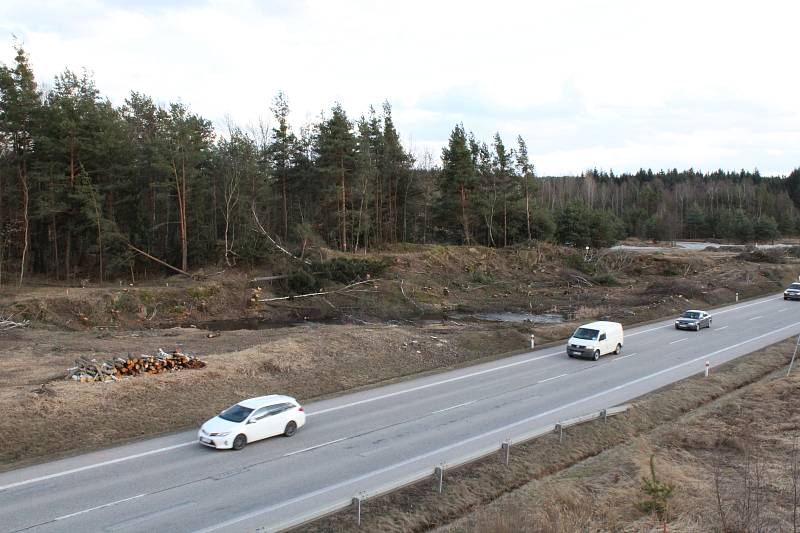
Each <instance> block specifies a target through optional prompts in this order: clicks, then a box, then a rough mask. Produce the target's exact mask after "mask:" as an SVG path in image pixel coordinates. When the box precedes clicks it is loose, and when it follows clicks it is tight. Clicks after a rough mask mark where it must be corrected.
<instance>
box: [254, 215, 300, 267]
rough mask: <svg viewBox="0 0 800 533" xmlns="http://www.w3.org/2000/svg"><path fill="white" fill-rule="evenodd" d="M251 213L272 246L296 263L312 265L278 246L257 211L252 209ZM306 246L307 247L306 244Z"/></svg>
mask: <svg viewBox="0 0 800 533" xmlns="http://www.w3.org/2000/svg"><path fill="white" fill-rule="evenodd" d="M251 211H252V213H253V219H254V220H255V221H256V225H257V226H258V230H259V231H260V232H261V234H262V235H264V236H265V237H266V238H267V239H269V242H271V243H272V245H273V246H274V247H275V248H277V249H278V250H280V251H281V252H283V253H285V254H286V255H288V256H289V257H291V258H292V259H294V260H295V261H300V262H301V263H305V264H306V265H310V264H311V261H309V260H308V259H301V258H299V257H297V256H296V255H294V254H293V253H292V252H290V251H289V250H287V249H286V248H284V247H283V246H281V245H280V244H278V243H277V241H275V239H273V238H272V236H271V235H270V234H269V233H267V230H265V229H264V226H262V225H261V221H260V220H259V219H258V215H257V214H256V209H255V208H252V209H251ZM304 245H305V243H304ZM303 251H305V246H304V248H303Z"/></svg>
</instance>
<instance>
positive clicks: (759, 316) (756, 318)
mask: <svg viewBox="0 0 800 533" xmlns="http://www.w3.org/2000/svg"><path fill="white" fill-rule="evenodd" d="M759 318H764V315H758V316H754V317H753V318H748V320H758V319H759Z"/></svg>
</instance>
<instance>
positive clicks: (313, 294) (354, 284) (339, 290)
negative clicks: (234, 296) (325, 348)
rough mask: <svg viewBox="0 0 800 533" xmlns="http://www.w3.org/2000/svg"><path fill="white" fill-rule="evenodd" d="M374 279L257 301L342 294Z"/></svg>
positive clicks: (374, 280) (264, 301) (267, 301)
mask: <svg viewBox="0 0 800 533" xmlns="http://www.w3.org/2000/svg"><path fill="white" fill-rule="evenodd" d="M376 281H380V280H378V279H367V280H364V281H357V282H356V283H351V284H350V285H345V286H344V287H342V288H341V289H336V290H335V291H324V292H323V291H320V292H310V293H308V294H298V295H296V296H279V297H277V298H261V299H259V300H258V301H259V302H261V303H269V302H277V301H279V300H296V299H299V298H312V297H314V296H325V295H328V294H342V293H346V292H349V291H350V290H351V289H352V288H353V287H356V286H358V285H363V284H364V283H374V282H376Z"/></svg>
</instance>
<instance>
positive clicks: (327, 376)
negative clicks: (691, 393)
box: [0, 246, 798, 469]
mask: <svg viewBox="0 0 800 533" xmlns="http://www.w3.org/2000/svg"><path fill="white" fill-rule="evenodd" d="M331 255H336V254H334V253H331ZM375 258H376V259H380V260H382V261H385V262H387V263H388V264H389V265H390V266H389V268H388V269H386V271H385V272H384V273H383V274H382V275H381V279H379V280H374V279H373V281H374V283H369V284H366V285H367V286H366V287H365V290H366V292H351V293H343V294H331V295H327V296H325V297H324V298H323V297H313V298H308V299H302V300H300V299H296V300H284V301H280V302H273V303H269V304H254V303H253V302H252V296H253V294H254V292H258V294H259V295H260V297H261V298H269V297H274V296H280V295H281V294H283V293H282V291H281V290H280V289H279V288H278V287H272V286H269V285H266V284H265V286H264V287H262V288H261V290H260V291H259V290H258V289H257V288H256V287H254V286H253V285H254V284H251V283H248V280H249V279H250V278H252V277H255V276H257V275H260V276H264V275H268V274H271V273H273V272H269V271H263V270H262V271H258V272H256V271H250V272H245V271H233V272H230V271H229V272H225V273H223V274H220V275H215V274H213V273H212V274H211V275H208V276H206V277H204V278H203V279H202V280H200V281H197V280H194V281H193V280H178V279H177V278H170V279H168V280H161V281H160V282H159V283H155V282H150V283H149V284H145V285H138V284H137V285H136V286H133V287H130V286H127V287H120V286H119V285H117V286H106V287H87V288H80V287H52V286H48V287H44V286H43V287H35V288H25V289H22V290H20V289H12V288H8V287H3V288H1V289H0V314H9V313H15V314H16V315H17V316H19V317H22V318H28V319H30V320H32V323H33V325H32V327H31V328H27V329H22V330H14V331H12V332H11V333H7V334H5V335H4V336H3V337H0V431H3V432H6V433H9V432H11V431H13V433H14V434H15V436H16V437H15V439H12V440H9V441H7V442H6V445H5V446H3V447H2V449H0V469H7V468H11V467H12V466H16V465H19V464H21V462H24V461H32V460H37V459H41V458H44V457H49V456H52V454H55V453H76V452H78V451H85V450H87V449H90V448H92V447H100V446H106V445H109V444H112V443H117V442H122V441H125V440H128V439H133V438H140V437H145V436H150V435H154V434H158V433H161V432H171V431H177V430H180V429H184V428H188V427H192V426H195V425H196V424H197V423H199V422H201V421H202V420H204V419H205V418H207V417H208V416H209V414H210V413H215V412H218V411H219V410H220V409H221V408H223V407H225V406H227V405H229V404H231V403H233V402H235V401H237V400H239V399H241V398H242V397H248V396H255V395H260V394H264V393H267V392H283V393H288V394H292V395H294V396H296V397H298V398H300V399H301V400H304V401H307V400H309V399H312V398H317V397H320V396H323V395H328V394H335V393H340V392H343V391H347V390H352V389H353V388H357V387H363V386H370V385H374V384H378V383H381V382H384V381H386V380H394V379H400V378H402V377H404V376H410V375H414V374H417V373H419V372H427V371H434V370H440V369H444V368H448V367H452V366H457V365H464V364H468V363H471V362H475V361H476V360H478V359H479V358H483V357H492V356H498V355H499V354H502V353H504V352H512V351H523V350H525V349H526V347H527V346H528V343H529V340H528V339H529V334H530V333H531V332H532V331H535V333H536V336H537V340H538V341H541V342H546V341H548V340H555V339H562V338H564V337H565V336H567V335H568V333H569V332H570V331H571V330H572V329H574V327H575V324H577V323H579V322H581V321H585V320H592V319H594V318H599V317H610V318H614V319H617V320H620V321H622V322H624V323H632V322H638V321H642V320H648V319H652V318H658V317H663V316H665V315H670V314H671V313H674V312H677V311H680V310H684V309H686V308H688V307H706V306H710V305H715V304H720V303H727V302H731V301H733V300H734V294H735V293H736V292H739V294H740V297H742V298H744V297H746V296H753V295H757V294H764V293H768V292H774V291H777V290H779V289H780V288H781V287H782V286H783V284H784V283H785V282H786V281H788V280H789V279H793V278H794V277H795V276H796V272H797V270H798V264H797V263H791V262H787V263H780V264H772V263H761V262H752V261H745V260H743V259H741V258H737V256H736V254H731V253H720V252H692V253H674V254H665V253H655V254H641V253H636V254H631V253H603V254H601V255H589V256H585V255H583V254H582V252H581V253H579V252H577V251H575V250H571V249H563V248H554V247H544V246H543V247H541V248H532V249H509V250H494V249H485V248H464V247H444V246H421V247H403V248H401V249H397V250H394V251H389V252H382V253H381V254H376V256H375ZM336 287H337V286H336V285H333V288H336ZM401 287H402V290H401ZM495 310H505V311H508V310H517V311H520V310H521V311H529V312H533V313H547V312H555V313H560V314H563V315H564V316H565V317H566V321H565V322H564V323H562V324H555V325H538V324H537V325H533V324H531V323H517V324H493V323H476V322H469V321H464V320H461V319H458V320H453V319H451V318H448V317H450V316H452V315H453V313H456V312H460V313H469V312H474V311H495ZM307 317H308V318H311V319H322V318H330V319H335V321H336V323H319V322H316V323H311V322H309V321H306V320H304V319H305V318H307ZM242 318H249V319H252V320H256V321H259V322H263V321H267V322H271V323H272V324H273V325H275V324H281V323H285V322H287V321H294V322H297V323H299V325H296V326H294V327H277V326H276V327H273V328H271V329H262V330H232V331H222V332H221V334H220V335H219V336H214V337H213V338H209V336H208V334H209V331H208V330H204V329H202V324H203V323H204V322H207V321H212V320H218V319H242ZM423 318H424V319H426V320H421V319H423ZM190 324H196V325H200V327H199V328H191V327H175V326H179V325H183V326H187V325H190ZM175 345H180V346H181V347H182V349H183V350H185V351H188V352H190V353H194V354H196V355H199V356H200V357H202V358H203V359H204V360H206V361H207V362H208V367H207V368H205V369H201V370H190V371H183V372H179V373H175V374H166V375H158V376H142V377H137V378H133V379H129V380H123V381H120V382H113V383H75V382H68V381H64V380H63V376H64V373H65V369H66V368H68V367H70V366H72V364H73V362H74V360H75V358H77V357H78V356H81V355H83V356H89V357H97V358H98V359H105V358H108V357H115V356H125V355H127V354H128V353H133V354H138V353H153V352H155V351H156V350H157V349H158V348H164V349H170V348H173V347H174V346H175ZM43 384H44V385H43Z"/></svg>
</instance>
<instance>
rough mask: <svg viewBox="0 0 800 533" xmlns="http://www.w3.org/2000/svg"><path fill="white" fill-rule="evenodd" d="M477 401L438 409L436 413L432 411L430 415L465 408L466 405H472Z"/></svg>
mask: <svg viewBox="0 0 800 533" xmlns="http://www.w3.org/2000/svg"><path fill="white" fill-rule="evenodd" d="M477 401H478V400H472V401H471V402H464V403H460V404H458V405H451V406H450V407H445V408H444V409H439V410H438V411H433V412H432V413H431V414H432V415H435V414H436V413H444V412H445V411H450V410H452V409H458V408H459V407H466V406H467V405H470V404H473V403H475V402H477Z"/></svg>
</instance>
